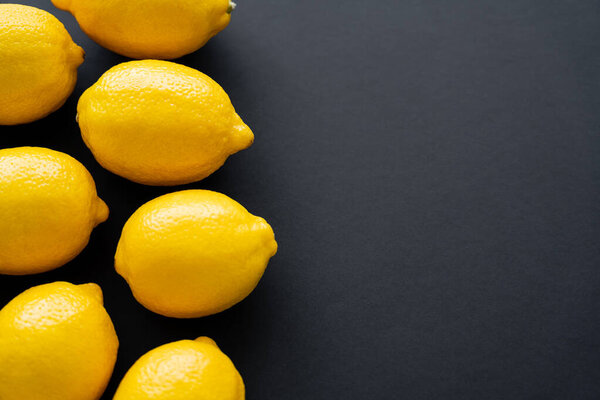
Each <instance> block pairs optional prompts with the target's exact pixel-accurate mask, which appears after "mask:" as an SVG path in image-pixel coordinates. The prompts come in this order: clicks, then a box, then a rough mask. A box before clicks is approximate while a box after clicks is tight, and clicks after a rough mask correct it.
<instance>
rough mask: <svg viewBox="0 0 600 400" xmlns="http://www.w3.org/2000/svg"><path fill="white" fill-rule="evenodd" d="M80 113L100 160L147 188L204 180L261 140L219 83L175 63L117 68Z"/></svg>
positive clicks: (87, 137)
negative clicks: (255, 141)
mask: <svg viewBox="0 0 600 400" xmlns="http://www.w3.org/2000/svg"><path fill="white" fill-rule="evenodd" d="M77 111H78V117H77V119H78V121H79V126H80V128H81V135H82V137H83V140H84V141H85V144H86V145H87V146H88V147H89V148H90V150H91V151H92V153H93V154H94V157H95V158H96V160H98V162H99V163H100V164H101V165H102V166H103V167H104V168H106V169H108V170H109V171H111V172H113V173H115V174H117V175H120V176H122V177H124V178H127V179H129V180H132V181H134V182H138V183H142V184H147V185H157V186H166V185H179V184H185V183H190V182H195V181H198V180H201V179H203V178H205V177H207V176H208V175H210V174H211V173H213V172H214V171H216V170H217V169H218V168H219V167H221V165H223V163H224V162H225V160H226V159H227V157H229V155H231V154H233V153H236V152H238V151H240V150H243V149H245V148H247V147H249V146H250V145H251V144H252V142H253V141H254V135H253V133H252V131H251V130H250V128H248V126H247V125H246V124H245V123H244V122H243V121H242V119H241V118H240V117H239V115H238V114H237V113H236V112H235V109H234V108H233V106H232V105H231V101H230V100H229V97H228V96H227V94H226V93H225V91H224V90H223V89H222V88H221V87H220V86H219V85H218V84H217V83H216V82H215V81H213V80H212V79H210V78H209V77H208V76H206V75H204V74H203V73H201V72H200V71H197V70H195V69H193V68H189V67H186V66H184V65H180V64H176V63H172V62H168V61H159V60H143V61H131V62H127V63H123V64H120V65H117V66H115V67H113V68H111V69H110V70H109V71H107V72H106V73H105V74H104V75H103V76H102V77H101V78H100V80H99V81H98V82H96V83H95V84H94V85H93V86H92V87H90V88H89V89H88V90H86V91H85V92H84V94H83V95H82V96H81V98H80V99H79V104H78V106H77Z"/></svg>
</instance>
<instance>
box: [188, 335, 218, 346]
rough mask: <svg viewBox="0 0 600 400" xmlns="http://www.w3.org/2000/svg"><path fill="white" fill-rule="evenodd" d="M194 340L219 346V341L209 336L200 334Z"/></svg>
mask: <svg viewBox="0 0 600 400" xmlns="http://www.w3.org/2000/svg"><path fill="white" fill-rule="evenodd" d="M194 341H195V342H199V343H206V344H210V345H212V346H217V343H216V342H215V341H214V340H212V339H211V338H209V337H208V336H200V337H199V338H196V339H195V340H194ZM217 347H218V346H217Z"/></svg>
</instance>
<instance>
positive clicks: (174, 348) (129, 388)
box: [113, 337, 245, 400]
mask: <svg viewBox="0 0 600 400" xmlns="http://www.w3.org/2000/svg"><path fill="white" fill-rule="evenodd" d="M157 399H160V400H191V399H198V400H244V399H245V389H244V382H243V381H242V377H241V376H240V374H239V372H238V371H237V370H236V369H235V366H234V365H233V363H232V362H231V360H230V359H229V358H228V357H227V356H226V355H225V354H223V353H222V352H221V350H219V348H218V347H217V345H216V343H215V342H214V341H213V340H212V339H210V338H207V337H200V338H198V339H196V340H181V341H179V342H173V343H169V344H165V345H163V346H160V347H157V348H156V349H154V350H151V351H150V352H148V353H146V354H145V355H143V356H142V357H141V358H140V359H139V360H138V361H136V363H135V364H133V366H132V367H131V369H130V370H129V371H128V372H127V374H126V375H125V377H124V378H123V381H122V382H121V384H120V385H119V389H118V390H117V393H116V394H115V397H114V398H113V400H157Z"/></svg>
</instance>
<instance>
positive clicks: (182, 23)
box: [52, 0, 232, 59]
mask: <svg viewBox="0 0 600 400" xmlns="http://www.w3.org/2000/svg"><path fill="white" fill-rule="evenodd" d="M52 2H53V3H54V5H55V6H56V7H58V8H60V9H62V10H66V11H69V12H70V13H71V14H73V15H74V16H75V18H76V19H77V22H79V26H80V27H81V29H82V30H83V31H84V32H85V33H86V34H87V35H88V36H89V37H91V38H92V39H93V40H94V41H95V42H96V43H98V44H100V45H101V46H103V47H106V48H107V49H109V50H112V51H114V52H116V53H119V54H121V55H124V56H126V57H131V58H154V59H173V58H178V57H181V56H183V55H185V54H188V53H191V52H194V51H196V50H198V49H199V48H200V47H202V46H204V44H205V43H206V42H207V41H208V40H209V39H210V38H212V37H213V36H214V35H216V34H217V33H219V32H220V31H222V30H223V29H225V27H226V26H227V25H228V24H229V21H230V19H231V11H232V3H230V1H229V0H52Z"/></svg>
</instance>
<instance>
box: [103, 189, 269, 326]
mask: <svg viewBox="0 0 600 400" xmlns="http://www.w3.org/2000/svg"><path fill="white" fill-rule="evenodd" d="M276 251H277V243H276V242H275V237H274V234H273V230H272V229H271V227H270V226H269V224H267V222H266V221H265V220H264V219H262V218H260V217H256V216H254V215H252V214H250V213H249V212H248V211H246V209H245V208H244V207H242V206H241V205H240V204H239V203H237V202H235V201H234V200H232V199H230V198H229V197H227V196H225V195H224V194H221V193H216V192H211V191H209V190H185V191H181V192H175V193H170V194H167V195H164V196H160V197H158V198H156V199H154V200H151V201H149V202H148V203H146V204H144V205H143V206H142V207H140V208H139V209H138V210H137V211H136V212H135V213H134V214H133V215H132V216H131V217H130V218H129V220H128V221H127V223H126V224H125V227H124V228H123V233H122V234H121V239H120V240H119V244H118V246H117V253H116V256H115V267H116V269H117V272H118V273H119V274H120V275H121V276H123V278H125V280H126V281H127V283H129V286H130V287H131V290H132V292H133V295H134V296H135V298H136V299H137V300H138V301H139V302H140V303H141V304H142V305H143V306H145V307H146V308H148V309H149V310H151V311H154V312H156V313H158V314H162V315H165V316H167V317H176V318H196V317H201V316H205V315H210V314H214V313H217V312H220V311H223V310H225V309H227V308H229V307H231V306H233V305H234V304H236V303H238V302H239V301H241V300H243V299H244V298H245V297H246V296H248V294H250V292H252V290H253V289H254V288H255V287H256V285H257V284H258V281H259V280H260V278H261V277H262V275H263V273H264V271H265V268H266V267H267V263H268V262H269V259H270V258H271V257H272V256H273V255H275V253H276Z"/></svg>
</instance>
